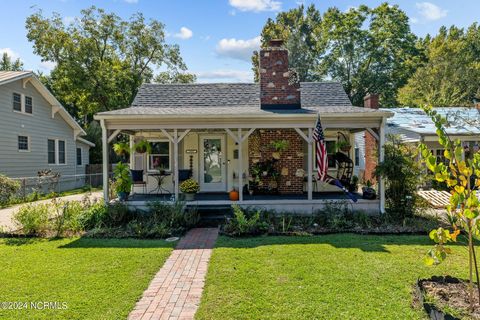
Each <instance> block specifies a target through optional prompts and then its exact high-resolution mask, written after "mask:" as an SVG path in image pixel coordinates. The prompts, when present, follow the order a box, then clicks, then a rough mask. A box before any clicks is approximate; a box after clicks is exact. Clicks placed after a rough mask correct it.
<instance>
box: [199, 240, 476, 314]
mask: <svg viewBox="0 0 480 320" xmlns="http://www.w3.org/2000/svg"><path fill="white" fill-rule="evenodd" d="M430 246H431V243H430V241H429V240H428V237H427V236H361V235H350V234H336V235H326V236H314V237H313V236H312V237H258V238H249V239H231V238H227V237H221V238H219V239H218V242H217V247H216V249H215V250H214V253H213V255H212V258H211V262H210V266H209V270H208V275H207V282H206V288H205V291H204V295H203V297H202V303H201V305H200V309H199V312H198V313H197V315H196V318H197V319H422V318H424V314H423V311H422V310H421V309H412V308H411V304H412V295H411V292H412V285H413V284H414V283H415V281H416V279H417V278H418V277H427V276H430V275H441V274H445V273H450V274H453V275H456V276H461V277H466V272H467V266H466V265H465V263H466V261H467V260H466V258H467V255H466V250H464V249H463V248H461V247H454V248H453V249H454V255H452V256H451V257H449V259H448V260H447V261H446V262H445V263H444V264H443V265H441V266H436V267H426V266H425V265H424V264H423V256H424V254H425V252H426V250H427V249H428V248H430ZM461 263H463V264H461Z"/></svg>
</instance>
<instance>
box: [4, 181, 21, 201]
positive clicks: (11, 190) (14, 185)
mask: <svg viewBox="0 0 480 320" xmlns="http://www.w3.org/2000/svg"><path fill="white" fill-rule="evenodd" d="M19 189H20V183H18V181H15V180H13V179H10V178H8V177H7V176H4V175H3V174H0V205H5V204H7V203H8V202H9V200H10V199H11V198H12V197H13V196H14V195H15V194H16V193H17V192H18V190H19Z"/></svg>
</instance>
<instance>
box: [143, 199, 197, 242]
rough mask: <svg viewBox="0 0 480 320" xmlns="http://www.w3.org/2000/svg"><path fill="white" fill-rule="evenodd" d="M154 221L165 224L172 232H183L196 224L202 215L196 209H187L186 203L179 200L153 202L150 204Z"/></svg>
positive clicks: (149, 213)
mask: <svg viewBox="0 0 480 320" xmlns="http://www.w3.org/2000/svg"><path fill="white" fill-rule="evenodd" d="M148 209H149V212H148V213H146V215H147V216H148V215H150V216H151V219H152V220H153V222H154V223H155V224H157V225H165V226H166V227H167V228H169V229H170V232H171V234H181V233H183V232H184V231H185V230H187V229H189V228H191V227H193V226H195V225H196V224H197V223H198V221H199V219H200V217H199V215H198V212H197V211H196V210H192V209H190V210H186V208H185V203H184V202H181V201H177V202H175V203H173V204H168V203H164V202H158V201H156V202H151V203H149V204H148Z"/></svg>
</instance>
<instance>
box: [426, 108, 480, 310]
mask: <svg viewBox="0 0 480 320" xmlns="http://www.w3.org/2000/svg"><path fill="white" fill-rule="evenodd" d="M423 110H424V111H425V112H426V113H427V115H429V116H430V117H431V118H432V121H433V122H434V123H435V126H436V128H437V130H436V132H437V136H438V142H439V143H440V144H441V145H442V146H443V148H444V150H445V152H444V156H445V158H446V159H447V160H448V164H445V163H443V162H441V161H437V157H436V156H435V155H433V154H432V152H431V151H430V150H429V148H428V147H427V146H426V145H425V144H423V143H422V144H420V146H419V150H420V153H421V155H422V158H423V160H424V162H425V164H426V167H427V168H428V170H429V171H431V172H432V173H433V174H434V177H435V179H436V180H437V181H439V182H446V184H447V186H448V188H449V190H450V193H451V196H450V204H449V205H448V206H447V207H446V209H447V213H448V219H449V221H450V224H451V228H452V230H449V229H444V228H438V229H436V230H432V231H431V232H430V238H431V239H432V240H433V241H434V242H435V243H436V245H435V247H434V248H432V249H431V250H429V251H428V254H427V256H426V258H425V263H426V264H428V265H433V264H439V263H441V262H442V261H443V260H445V258H446V257H447V256H448V255H449V254H450V253H451V249H450V248H448V247H446V244H447V243H449V242H456V241H457V236H458V235H459V234H462V235H465V237H466V239H467V249H468V257H469V259H468V270H469V301H470V310H473V308H474V289H473V273H474V271H475V273H476V278H477V286H478V281H479V277H478V267H477V259H476V254H475V244H474V240H475V239H478V238H479V237H480V229H479V226H480V201H479V199H478V198H477V195H476V189H477V188H478V187H480V178H479V177H480V153H476V154H474V155H473V157H472V158H471V159H469V158H465V156H464V149H463V147H462V145H461V142H460V141H459V140H458V139H457V140H455V141H452V139H451V138H450V136H449V135H448V134H447V132H446V130H445V125H446V124H447V120H446V119H445V118H443V117H442V116H441V115H439V114H437V112H436V111H435V110H434V109H432V108H431V107H424V108H423ZM478 296H479V298H480V287H479V292H478Z"/></svg>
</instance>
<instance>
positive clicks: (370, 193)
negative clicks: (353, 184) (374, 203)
mask: <svg viewBox="0 0 480 320" xmlns="http://www.w3.org/2000/svg"><path fill="white" fill-rule="evenodd" d="M365 184H366V185H365V186H364V187H362V198H363V199H367V200H373V199H375V198H376V197H377V194H376V192H375V189H373V188H372V182H371V181H370V180H367V182H366V183H365Z"/></svg>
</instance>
